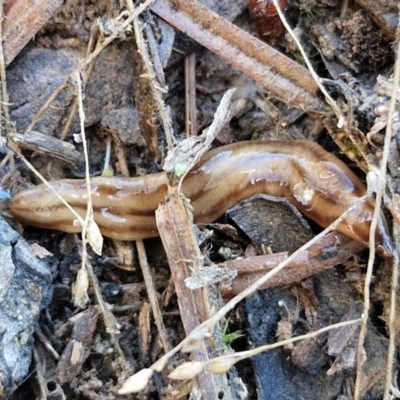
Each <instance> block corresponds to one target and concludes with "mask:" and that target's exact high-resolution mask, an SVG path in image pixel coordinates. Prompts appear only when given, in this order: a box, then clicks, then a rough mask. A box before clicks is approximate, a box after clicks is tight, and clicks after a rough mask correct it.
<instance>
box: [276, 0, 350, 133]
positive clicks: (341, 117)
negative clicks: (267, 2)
mask: <svg viewBox="0 0 400 400" xmlns="http://www.w3.org/2000/svg"><path fill="white" fill-rule="evenodd" d="M272 1H273V3H274V6H275V8H276V10H277V11H278V14H279V18H280V19H281V21H282V24H283V26H284V27H285V28H286V30H287V31H288V32H289V34H290V36H291V37H292V38H293V40H294V42H295V43H296V46H297V47H298V49H299V50H300V53H301V55H302V56H303V59H304V61H305V63H306V65H307V68H308V70H309V71H310V73H311V75H312V77H313V78H314V80H315V83H316V84H317V85H318V87H319V89H320V90H321V92H322V93H323V94H324V96H325V100H326V101H327V103H328V104H329V105H330V106H331V107H332V109H333V111H334V113H335V115H336V117H337V119H338V127H341V126H343V124H344V115H343V113H342V112H341V111H340V108H339V106H338V105H337V104H336V102H335V101H334V100H333V99H332V97H331V96H330V94H329V93H328V92H327V91H326V89H325V88H324V85H322V83H321V79H320V77H319V76H318V75H317V73H316V72H315V71H314V68H313V66H312V64H311V61H310V60H309V59H308V57H307V54H306V52H305V50H304V48H303V46H302V45H301V43H300V41H299V40H298V39H297V36H296V35H295V33H294V32H293V30H292V28H291V27H290V25H289V24H288V23H287V21H286V18H285V16H284V15H283V12H282V10H281V9H280V7H279V4H278V0H272Z"/></svg>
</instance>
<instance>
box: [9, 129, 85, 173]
mask: <svg viewBox="0 0 400 400" xmlns="http://www.w3.org/2000/svg"><path fill="white" fill-rule="evenodd" d="M9 138H11V139H12V141H13V142H14V143H15V144H17V145H18V146H19V147H20V148H21V149H22V150H29V151H33V152H35V153H36V154H39V155H41V156H44V157H46V158H47V157H50V158H51V159H57V160H60V161H61V162H63V163H64V164H67V165H69V166H71V167H73V166H75V165H77V164H78V162H79V160H80V159H81V154H80V153H79V151H77V150H75V146H74V145H72V144H70V143H68V142H64V141H63V140H59V139H57V138H54V137H51V136H48V135H43V134H42V133H39V132H35V131H30V132H28V133H26V134H25V135H21V134H19V133H12V134H10V135H9Z"/></svg>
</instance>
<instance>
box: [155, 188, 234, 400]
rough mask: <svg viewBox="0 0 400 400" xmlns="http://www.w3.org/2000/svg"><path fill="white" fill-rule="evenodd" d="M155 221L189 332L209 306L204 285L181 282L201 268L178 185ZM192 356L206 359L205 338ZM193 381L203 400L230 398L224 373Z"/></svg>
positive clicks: (205, 316) (183, 320) (200, 320)
mask: <svg viewBox="0 0 400 400" xmlns="http://www.w3.org/2000/svg"><path fill="white" fill-rule="evenodd" d="M156 220H157V227H158V230H159V232H160V237H161V240H162V242H163V245H164V248H165V252H166V254H167V256H168V261H169V265H170V268H171V274H172V277H173V279H174V282H175V291H176V294H177V298H178V305H179V309H180V314H181V318H182V323H183V326H184V329H185V332H186V334H188V333H189V332H191V331H192V330H193V329H194V328H195V327H197V326H198V325H199V324H200V323H201V322H203V321H205V320H206V319H208V317H209V316H210V309H209V304H208V302H209V298H208V293H207V292H208V290H207V288H203V289H197V290H190V289H188V288H187V287H186V285H185V283H184V280H185V278H187V277H188V276H190V275H191V272H190V271H191V270H194V271H196V270H198V269H199V268H200V265H201V260H202V256H201V253H200V250H199V248H198V246H197V243H196V239H195V236H194V233H193V228H192V216H191V215H190V214H189V213H188V211H187V209H186V207H185V205H184V204H183V201H182V198H181V196H180V194H179V191H178V189H177V188H174V187H170V189H169V192H168V196H167V199H166V203H165V204H162V205H160V206H159V208H158V209H157V211H156ZM191 355H192V359H193V360H196V361H203V362H204V361H207V360H208V359H209V356H208V349H207V347H206V345H205V343H204V341H202V342H201V346H200V348H198V349H197V350H193V351H192V353H191ZM196 381H197V384H198V386H199V390H200V392H201V393H202V395H203V399H205V400H206V399H207V400H215V399H217V398H218V394H219V393H221V392H222V393H224V399H231V398H232V397H231V393H230V389H229V386H228V385H227V381H226V378H225V375H224V374H221V375H213V374H207V373H204V372H202V373H200V374H199V375H197V377H196Z"/></svg>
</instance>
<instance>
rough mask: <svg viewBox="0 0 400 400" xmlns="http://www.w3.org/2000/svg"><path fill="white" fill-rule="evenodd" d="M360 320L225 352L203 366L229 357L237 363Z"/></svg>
mask: <svg viewBox="0 0 400 400" xmlns="http://www.w3.org/2000/svg"><path fill="white" fill-rule="evenodd" d="M360 322H361V319H360V318H358V319H354V320H351V321H344V322H339V323H337V324H333V325H329V326H326V327H324V328H321V329H318V330H317V331H313V332H310V333H307V334H305V335H300V336H296V337H292V338H290V339H285V340H282V341H280V342H276V343H273V344H267V345H264V346H259V347H255V348H254V349H251V350H246V351H241V352H236V353H233V354H227V355H224V356H220V357H216V358H213V359H211V360H210V361H208V362H207V363H205V365H204V368H205V370H207V365H210V364H212V363H215V362H216V361H223V360H229V359H231V358H234V359H235V363H237V362H238V361H241V360H244V359H246V358H250V357H254V356H256V355H257V354H261V353H265V352H266V351H269V350H272V349H276V348H277V347H284V346H287V345H288V344H291V343H295V342H299V341H300V340H306V339H311V338H313V337H315V336H318V335H320V334H321V333H325V332H329V331H331V330H333V329H339V328H342V327H344V326H348V325H353V324H358V323H360Z"/></svg>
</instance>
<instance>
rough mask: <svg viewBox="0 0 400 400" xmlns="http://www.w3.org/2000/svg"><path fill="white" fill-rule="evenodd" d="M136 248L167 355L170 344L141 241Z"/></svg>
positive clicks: (155, 320)
mask: <svg viewBox="0 0 400 400" xmlns="http://www.w3.org/2000/svg"><path fill="white" fill-rule="evenodd" d="M136 248H137V251H138V256H139V264H140V267H141V268H142V273H143V279H144V281H145V283H146V290H147V295H148V296H149V300H150V305H151V310H152V311H153V317H154V322H155V324H156V326H157V329H158V333H159V334H160V339H161V343H162V346H163V348H164V352H165V353H168V352H169V351H170V350H171V344H170V343H169V342H168V339H167V335H166V329H165V325H164V321H163V317H162V313H161V309H160V304H159V302H158V299H157V294H156V293H157V292H156V288H155V286H154V282H153V276H152V274H151V271H150V266H149V264H148V262H147V257H146V250H145V248H144V244H143V241H142V240H137V241H136Z"/></svg>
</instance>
